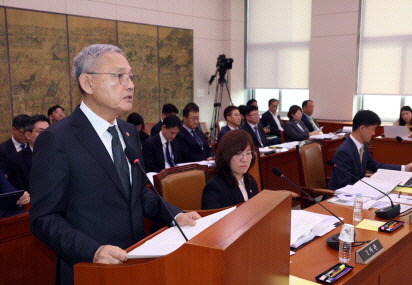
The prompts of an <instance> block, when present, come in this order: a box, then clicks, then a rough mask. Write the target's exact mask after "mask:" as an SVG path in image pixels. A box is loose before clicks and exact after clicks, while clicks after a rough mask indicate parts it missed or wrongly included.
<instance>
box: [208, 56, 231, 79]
mask: <svg viewBox="0 0 412 285" xmlns="http://www.w3.org/2000/svg"><path fill="white" fill-rule="evenodd" d="M232 66H233V58H227V57H226V55H224V54H221V55H219V57H218V58H217V63H216V73H215V74H214V75H212V77H210V80H209V85H212V83H213V81H214V80H215V78H216V75H217V73H218V72H219V83H221V84H222V83H224V82H225V75H226V71H227V70H228V69H232Z"/></svg>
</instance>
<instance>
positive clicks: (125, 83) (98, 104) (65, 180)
mask: <svg viewBox="0 0 412 285" xmlns="http://www.w3.org/2000/svg"><path fill="white" fill-rule="evenodd" d="M74 69H75V77H76V79H77V80H78V83H79V88H80V91H81V93H82V102H81V104H80V106H79V107H77V108H76V109H75V110H74V112H73V113H72V114H71V115H70V116H68V117H67V118H66V119H64V120H61V121H59V122H58V123H56V124H53V125H51V126H50V127H49V128H48V129H47V130H45V131H44V132H43V133H42V134H41V135H40V136H39V137H38V138H37V140H36V143H35V146H34V153H33V165H32V170H31V174H30V191H31V199H32V201H31V209H30V228H31V231H32V232H33V234H34V235H35V236H36V237H37V238H39V239H40V240H41V241H43V242H44V243H46V244H47V245H48V246H49V247H50V248H51V249H52V250H53V251H54V252H55V253H56V256H57V269H58V270H57V283H58V284H73V265H74V264H76V263H78V262H95V263H107V264H119V263H123V262H125V261H126V260H127V257H126V251H125V250H124V249H125V248H127V247H129V246H131V245H133V244H134V243H136V242H138V241H139V240H141V239H142V238H144V237H145V232H144V227H143V217H146V218H148V219H150V220H160V221H162V222H164V223H165V224H168V225H170V224H171V221H172V218H171V217H170V216H169V215H168V214H167V211H166V210H165V209H163V208H162V206H161V203H160V201H159V200H158V199H157V197H156V196H155V195H154V193H153V191H151V190H149V189H147V188H146V187H145V184H146V179H145V177H144V175H143V173H142V172H141V171H140V169H139V168H138V166H137V165H136V164H134V162H133V161H131V160H134V159H135V157H129V159H130V160H128V159H127V158H126V156H125V153H124V149H125V148H127V149H129V150H130V151H131V152H133V153H134V154H136V156H137V157H138V159H140V160H142V153H141V144H140V140H139V135H138V132H137V130H136V128H135V126H133V125H131V124H129V123H126V122H124V121H122V120H120V119H117V118H118V116H119V115H120V114H121V113H125V112H129V111H130V110H131V108H132V102H133V93H134V83H133V80H134V79H136V76H135V75H133V74H132V71H131V67H130V65H129V63H128V61H127V59H126V58H125V57H124V56H123V51H122V50H121V49H119V48H118V47H115V46H112V45H100V44H96V45H91V46H88V47H86V48H84V49H83V50H82V51H81V52H80V53H79V54H78V55H77V56H76V57H75V59H74ZM128 153H129V152H128ZM133 156H134V155H133ZM168 208H169V209H170V211H171V212H172V215H175V216H176V220H177V222H178V223H179V224H180V225H184V224H192V225H193V224H195V219H197V218H198V217H199V215H198V214H197V213H195V212H190V213H182V212H181V210H179V209H177V208H176V207H174V206H172V205H170V204H168Z"/></svg>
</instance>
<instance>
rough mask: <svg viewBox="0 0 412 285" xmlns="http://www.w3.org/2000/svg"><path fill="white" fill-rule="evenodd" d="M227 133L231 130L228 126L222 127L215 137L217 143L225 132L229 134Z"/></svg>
mask: <svg viewBox="0 0 412 285" xmlns="http://www.w3.org/2000/svg"><path fill="white" fill-rule="evenodd" d="M229 131H231V129H230V128H229V126H228V125H226V126H224V127H223V128H222V129H221V130H220V132H219V134H218V135H217V142H219V141H220V140H221V139H222V138H223V136H224V135H225V134H226V133H227V132H229Z"/></svg>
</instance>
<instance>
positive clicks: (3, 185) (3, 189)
mask: <svg viewBox="0 0 412 285" xmlns="http://www.w3.org/2000/svg"><path fill="white" fill-rule="evenodd" d="M15 191H16V189H14V187H13V185H11V184H10V181H9V180H7V178H6V176H5V175H4V173H3V171H2V170H1V169H0V194H4V193H10V192H15Z"/></svg>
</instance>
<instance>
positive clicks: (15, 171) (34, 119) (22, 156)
mask: <svg viewBox="0 0 412 285" xmlns="http://www.w3.org/2000/svg"><path fill="white" fill-rule="evenodd" d="M49 125H50V122H49V119H48V118H47V117H46V116H44V115H34V116H31V117H30V118H29V120H28V121H27V123H26V125H25V126H24V134H25V136H26V138H27V141H28V143H29V147H26V148H25V149H23V150H22V151H20V152H18V153H16V154H15V155H13V156H12V157H10V158H9V159H8V160H7V177H8V179H9V181H10V182H11V184H12V185H13V186H14V188H16V189H18V190H26V191H29V178H30V170H31V165H32V152H33V147H34V142H35V141H36V138H37V136H38V135H39V134H41V133H42V132H43V131H44V130H45V129H47V127H48V126H49Z"/></svg>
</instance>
